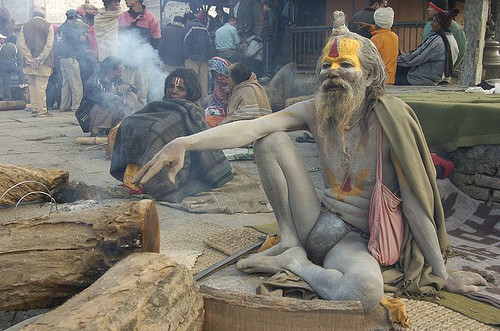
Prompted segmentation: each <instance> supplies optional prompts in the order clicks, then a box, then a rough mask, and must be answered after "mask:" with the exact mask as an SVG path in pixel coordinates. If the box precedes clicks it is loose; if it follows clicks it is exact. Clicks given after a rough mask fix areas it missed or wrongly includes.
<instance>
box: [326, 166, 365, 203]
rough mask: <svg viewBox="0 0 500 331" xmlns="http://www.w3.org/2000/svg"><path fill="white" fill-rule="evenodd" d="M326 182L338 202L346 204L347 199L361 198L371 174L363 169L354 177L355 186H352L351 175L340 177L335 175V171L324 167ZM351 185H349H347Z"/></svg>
mask: <svg viewBox="0 0 500 331" xmlns="http://www.w3.org/2000/svg"><path fill="white" fill-rule="evenodd" d="M324 169H325V175H326V180H327V181H328V185H329V186H330V189H331V190H332V194H333V196H335V197H336V198H337V200H339V201H342V202H345V200H346V198H347V197H353V196H361V192H362V191H363V190H362V188H363V186H364V185H365V183H366V181H367V180H368V178H369V175H370V172H369V170H368V169H367V168H362V169H360V170H359V172H358V173H357V174H356V175H355V177H354V185H352V184H351V182H352V180H351V178H350V174H349V173H347V174H345V175H344V176H343V177H339V179H337V176H335V174H334V173H333V170H332V169H330V168H329V167H328V166H324ZM347 183H349V185H346V184H347Z"/></svg>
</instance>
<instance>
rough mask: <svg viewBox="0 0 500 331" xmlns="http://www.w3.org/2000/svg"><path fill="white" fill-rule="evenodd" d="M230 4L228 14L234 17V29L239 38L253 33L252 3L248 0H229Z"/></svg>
mask: <svg viewBox="0 0 500 331" xmlns="http://www.w3.org/2000/svg"><path fill="white" fill-rule="evenodd" d="M229 5H230V6H231V8H230V10H229V16H233V17H236V19H237V20H238V24H237V25H236V29H237V30H238V34H239V35H240V38H241V39H245V38H247V37H248V36H250V35H251V34H252V33H254V26H253V25H254V12H253V8H252V4H251V3H250V1H248V0H229Z"/></svg>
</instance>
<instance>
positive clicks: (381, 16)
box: [358, 7, 399, 85]
mask: <svg viewBox="0 0 500 331" xmlns="http://www.w3.org/2000/svg"><path fill="white" fill-rule="evenodd" d="M373 20H374V22H375V24H369V23H366V22H362V23H358V24H359V26H360V27H362V28H366V29H367V30H368V31H369V32H370V34H371V36H372V37H371V38H370V40H371V41H372V42H373V43H374V44H375V46H376V47H377V49H378V51H379V53H380V56H381V57H382V61H384V65H385V71H387V84H389V85H393V84H394V82H395V80H396V68H397V65H398V53H399V37H398V35H397V34H395V33H394V32H392V30H391V28H392V24H393V23H394V10H392V8H391V7H380V8H378V9H377V10H376V11H375V13H373Z"/></svg>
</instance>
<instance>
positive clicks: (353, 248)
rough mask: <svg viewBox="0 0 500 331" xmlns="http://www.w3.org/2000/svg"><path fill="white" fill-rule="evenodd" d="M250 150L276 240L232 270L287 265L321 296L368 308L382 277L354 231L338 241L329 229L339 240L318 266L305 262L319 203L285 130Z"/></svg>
mask: <svg viewBox="0 0 500 331" xmlns="http://www.w3.org/2000/svg"><path fill="white" fill-rule="evenodd" d="M254 148H255V157H256V161H257V166H258V169H259V175H260V179H261V182H262V185H263V187H264V190H265V192H266V194H267V197H268V199H269V202H270V203H271V205H272V207H273V210H274V213H275V216H276V220H277V222H278V225H279V227H280V233H281V239H282V241H281V243H280V244H278V245H276V246H274V247H272V248H271V249H269V250H267V251H264V252H262V253H259V254H254V255H251V256H250V257H248V258H246V259H243V260H241V261H239V262H238V264H237V265H236V267H237V269H238V270H241V271H244V272H266V273H276V272H278V271H280V270H283V269H287V270H289V271H291V272H293V273H294V274H296V275H297V276H299V277H301V278H302V279H303V280H304V281H306V282H307V283H308V284H309V285H311V287H312V288H313V289H314V290H315V291H316V292H317V293H318V295H319V296H320V297H322V298H323V299H328V300H359V301H361V302H362V304H363V308H364V310H365V311H369V310H371V309H372V308H373V307H374V306H375V305H376V304H377V303H378V302H379V301H380V299H381V298H382V295H383V279H382V274H381V272H380V267H379V265H378V263H377V262H376V261H375V259H374V258H373V257H372V256H371V255H370V254H369V252H368V249H367V240H366V239H363V238H361V237H360V235H359V234H358V233H355V232H348V233H343V234H342V237H341V238H340V239H338V238H337V237H338V233H333V232H332V233H331V236H332V240H336V239H334V238H337V239H338V240H339V241H338V242H337V243H336V244H335V245H334V246H333V247H332V248H330V249H329V250H328V251H327V253H326V255H325V256H324V258H323V261H322V264H321V263H320V264H319V265H318V264H314V263H313V262H311V261H310V259H309V258H308V253H309V255H311V254H313V255H314V253H315V249H316V248H315V246H314V245H311V244H307V242H308V241H307V239H308V236H309V234H310V233H311V231H312V230H313V228H314V227H315V224H316V221H317V220H318V219H319V218H320V215H321V204H320V200H319V198H318V196H317V194H316V191H315V189H314V186H313V184H312V180H311V177H310V176H309V173H308V172H307V169H306V168H305V164H304V161H303V160H302V158H301V157H300V155H299V154H298V152H297V150H296V148H295V146H294V144H293V142H292V141H291V140H290V138H289V137H288V135H287V134H286V133H273V134H271V135H269V136H267V137H265V138H263V139H261V140H259V141H257V142H256V144H255V147H254ZM324 213H330V212H329V211H325V212H324ZM332 217H337V216H335V215H329V216H328V217H321V219H324V220H326V221H328V220H332ZM337 218H338V217H337ZM338 221H341V220H340V219H338ZM326 228H327V229H328V226H327V227H326ZM335 231H336V230H335ZM313 232H314V231H313ZM305 247H306V248H307V252H306V249H305Z"/></svg>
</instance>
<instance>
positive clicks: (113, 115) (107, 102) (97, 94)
mask: <svg viewBox="0 0 500 331" xmlns="http://www.w3.org/2000/svg"><path fill="white" fill-rule="evenodd" d="M122 72H123V66H122V64H121V62H120V61H119V60H118V59H117V58H115V57H111V56H109V57H107V58H105V59H104V61H102V63H101V66H100V68H99V72H97V73H95V74H93V75H92V76H91V77H90V78H89V81H88V83H87V88H86V90H85V94H84V95H83V100H82V102H81V104H80V107H79V108H78V110H77V112H76V114H75V115H76V118H77V119H78V122H79V123H80V126H81V128H82V131H83V132H90V135H91V136H103V137H104V136H107V135H108V133H109V131H110V130H111V129H112V128H113V127H115V126H116V125H117V124H118V123H120V122H121V121H122V120H123V119H124V118H125V116H126V115H127V114H130V113H131V112H132V111H133V110H134V109H135V108H136V103H137V96H136V95H135V93H134V91H135V87H134V86H131V85H130V84H127V83H125V82H124V81H123V80H122Z"/></svg>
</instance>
